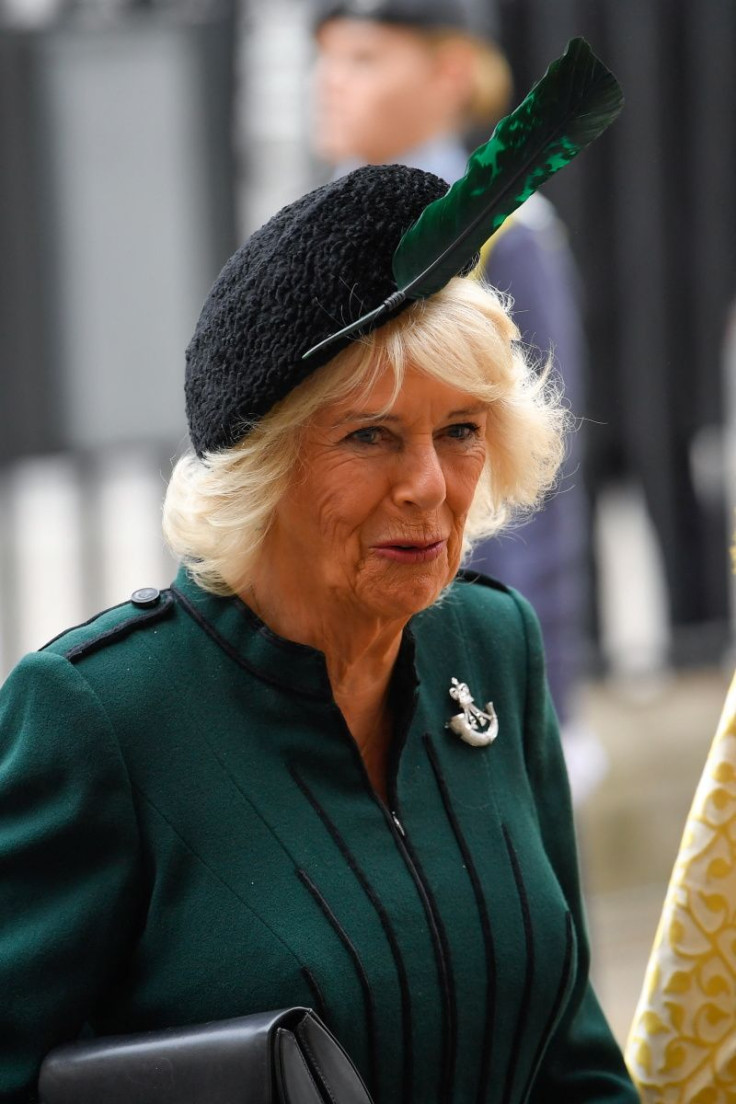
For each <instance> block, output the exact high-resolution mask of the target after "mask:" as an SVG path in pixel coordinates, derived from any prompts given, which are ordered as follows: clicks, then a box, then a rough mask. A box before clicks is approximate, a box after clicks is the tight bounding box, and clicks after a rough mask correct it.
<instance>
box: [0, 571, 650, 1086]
mask: <svg viewBox="0 0 736 1104" xmlns="http://www.w3.org/2000/svg"><path fill="white" fill-rule="evenodd" d="M453 677H456V678H458V679H459V680H460V681H461V682H467V683H468V685H469V687H470V691H471V693H472V694H473V695H474V697H475V700H476V703H477V704H478V705H480V706H484V705H485V703H486V702H487V701H493V703H494V705H495V709H496V712H497V715H498V719H499V726H500V727H499V735H498V738H497V740H496V741H495V743H493V744H491V745H489V746H486V747H472V746H470V745H468V744H466V743H464V742H462V741H461V740H460V739H459V738H458V737H457V736H456V735H454V733H452V732H451V731H450V730H448V729H447V728H446V727H445V725H446V721H447V720H448V718H449V717H450V716H451V715H452V714H453V713H457V712H458V708H459V707H458V705H457V703H456V702H454V701H453V700H452V699H451V698H450V696H449V692H448V691H449V688H450V684H451V679H452V678H453ZM392 693H393V695H394V716H395V718H396V739H395V746H394V748H393V750H392V758H391V763H390V771H389V773H390V779H389V793H390V800H389V805H390V808H387V807H386V806H385V805H383V804H382V803H381V802H380V801H379V800H378V798H377V797H376V794H375V792H374V791H373V790H372V788H371V786H370V784H369V782H368V778H367V774H366V771H365V769H364V767H363V763H362V760H361V757H360V754H359V752H358V750H357V747H356V745H355V743H354V742H353V740H352V738H351V736H350V734H349V732H348V730H347V728H346V725H345V723H344V721H343V718H342V715H341V714H340V712H339V710H338V709H337V707H336V705H335V703H334V701H333V700H332V695H331V692H330V685H329V681H328V678H327V672H326V667H325V663H324V658H323V656H322V655H321V653H319V652H316V651H314V650H312V649H311V648H307V647H304V646H302V645H298V644H294V643H291V642H289V641H286V640H283V639H281V638H279V637H277V636H275V635H274V634H273V633H272V632H270V630H269V629H268V628H267V627H266V626H264V625H263V624H262V623H261V622H260V621H258V620H257V618H256V617H255V616H254V615H253V614H252V613H251V612H250V611H249V610H248V609H247V608H246V607H245V606H244V605H243V604H242V603H241V602H240V601H238V600H237V599H224V598H217V597H214V596H212V595H209V594H206V593H205V592H203V591H202V590H200V589H199V588H198V587H197V586H195V585H194V584H193V583H192V582H191V580H189V579H188V578H187V577H186V575H185V574H184V573H183V572H180V574H179V576H178V578H177V581H176V583H175V585H174V587H172V589H171V590H170V591H165V592H164V593H163V594H162V595H161V596H160V597H159V598H158V599H157V600H155V601H154V604H152V605H150V606H136V605H135V604H133V603H124V604H123V605H121V606H118V607H116V608H115V609H112V610H108V611H107V612H106V613H103V614H101V615H100V616H99V617H98V618H96V619H95V620H93V621H92V622H90V623H88V624H87V625H83V626H81V627H79V628H77V629H73V630H72V631H71V632H68V633H66V634H64V635H63V636H61V637H60V638H58V639H57V640H55V641H53V642H52V643H51V644H50V645H48V646H47V647H46V648H45V649H43V650H42V651H40V652H38V653H36V654H34V655H30V656H28V657H26V658H25V659H24V660H23V661H22V662H21V663H20V664H19V666H18V667H17V668H16V670H15V671H14V672H13V674H12V675H11V677H10V679H9V680H8V682H7V684H6V686H5V688H4V690H3V692H2V694H1V695H0V886H2V908H1V911H0V994H1V997H0V1100H1V1101H3V1102H10V1101H13V1102H15V1101H16V1100H17V1101H25V1100H27V1099H28V1098H29V1091H30V1087H31V1086H32V1085H33V1084H34V1080H35V1077H36V1073H37V1069H38V1065H39V1062H40V1060H41V1058H42V1057H43V1055H44V1053H45V1052H46V1051H47V1050H48V1049H50V1048H51V1047H52V1046H54V1045H55V1044H57V1043H59V1042H61V1041H62V1040H67V1039H70V1038H73V1037H75V1036H76V1035H77V1034H78V1033H79V1032H80V1031H81V1030H82V1029H83V1026H84V1025H87V1029H89V1028H90V1027H91V1029H92V1030H93V1031H94V1032H95V1033H97V1034H110V1033H116V1034H117V1033H121V1032H123V1033H124V1032H132V1031H141V1030H146V1029H149V1028H159V1027H163V1026H168V1025H173V1024H182V1023H198V1022H202V1021H206V1020H212V1019H220V1018H224V1017H229V1016H237V1015H243V1014H246V1013H249V1012H256V1011H262V1010H266V1009H273V1008H279V1007H284V1006H287V1005H292V1004H309V1005H312V1006H314V1007H316V1008H317V1010H318V1011H319V1012H320V1013H321V1014H322V1015H323V1017H324V1018H325V1019H326V1021H327V1023H328V1024H329V1026H330V1027H331V1028H332V1029H333V1031H334V1032H335V1033H336V1035H337V1036H338V1038H339V1039H340V1040H341V1041H342V1042H343V1044H344V1046H345V1047H346V1049H347V1050H348V1051H349V1053H350V1054H351V1055H352V1056H353V1058H354V1060H355V1061H356V1063H357V1064H358V1066H359V1068H360V1069H361V1071H362V1073H363V1075H364V1076H365V1078H366V1080H367V1082H368V1085H369V1088H370V1089H371V1091H372V1092H373V1093H374V1096H375V1100H376V1102H377V1104H450V1102H451V1104H521V1102H522V1101H525V1100H528V1101H533V1102H535V1104H542V1102H544V1104H551V1102H556V1101H559V1102H560V1104H576V1102H583V1101H585V1102H586V1104H594V1102H599V1101H607V1102H614V1101H615V1102H617V1104H624V1102H632V1101H635V1100H636V1099H637V1097H636V1094H635V1092H634V1089H633V1088H632V1086H631V1083H630V1082H629V1079H628V1076H627V1074H626V1072H625V1069H624V1066H623V1063H622V1059H621V1056H620V1053H619V1051H618V1049H617V1047H616V1045H615V1043H614V1042H613V1040H612V1038H611V1035H610V1032H609V1029H608V1027H607V1025H606V1023H605V1020H604V1018H603V1016H602V1014H601V1012H600V1010H599V1008H598V1005H597V1003H596V1000H595V997H594V995H593V993H592V991H591V989H590V987H589V985H588V980H587V975H588V946H587V940H586V935H585V927H584V921H583V917H582V909H581V902H580V893H579V887H578V875H577V868H576V858H575V844H574V839H573V829H572V821H571V815H570V803H569V796H568V789H567V783H566V779H565V772H564V767H563V761H562V756H561V751H560V744H559V739H558V735H557V730H556V723H555V719H554V715H553V712H552V710H551V707H550V705H549V701H548V697H547V694H546V689H545V676H544V662H543V656H542V649H541V644H540V638H539V631H538V627H537V623H536V620H535V618H534V615H533V614H532V613H531V611H530V608H529V606H528V605H527V604H526V603H525V602H524V601H523V600H522V599H521V598H520V597H519V596H518V595H516V594H515V593H513V592H510V591H507V590H506V589H504V588H503V587H500V586H498V585H496V584H491V583H490V582H489V581H488V580H484V581H483V582H482V584H480V583H471V582H469V581H465V580H459V581H457V582H456V583H455V584H453V586H452V587H451V588H450V590H449V592H448V594H447V596H446V597H445V598H444V599H443V600H442V601H441V602H440V603H439V604H438V605H436V606H434V607H432V608H431V609H429V610H427V611H425V612H424V613H422V614H420V615H419V616H417V617H416V618H414V619H413V621H412V623H411V626H410V631H407V632H406V633H405V636H404V641H403V644H402V649H401V652H400V656H399V660H398V662H397V667H396V672H395V678H394V684H393V689H392Z"/></svg>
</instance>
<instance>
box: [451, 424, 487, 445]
mask: <svg viewBox="0 0 736 1104" xmlns="http://www.w3.org/2000/svg"><path fill="white" fill-rule="evenodd" d="M445 432H446V433H447V436H448V437H452V438H453V439H454V440H456V441H470V440H472V439H473V438H474V437H477V436H478V434H479V433H480V426H479V425H476V424H475V422H458V423H457V425H451V426H448V427H447V430H446V431H445Z"/></svg>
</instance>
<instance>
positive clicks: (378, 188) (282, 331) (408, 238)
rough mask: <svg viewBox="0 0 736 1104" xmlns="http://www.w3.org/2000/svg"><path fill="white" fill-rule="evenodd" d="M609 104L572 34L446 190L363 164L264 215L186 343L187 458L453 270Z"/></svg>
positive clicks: (596, 68) (596, 125)
mask: <svg viewBox="0 0 736 1104" xmlns="http://www.w3.org/2000/svg"><path fill="white" fill-rule="evenodd" d="M622 103H623V96H622V93H621V88H620V86H619V83H618V81H617V80H616V78H615V77H614V76H613V74H612V73H610V72H609V71H608V70H607V69H606V67H605V66H604V65H603V64H602V63H601V62H600V61H599V60H598V58H596V56H595V55H594V54H593V52H592V51H591V49H590V47H589V46H588V44H587V42H585V40H584V39H582V38H576V39H573V40H572V41H571V42H570V43H568V46H567V49H566V50H565V53H564V54H563V55H562V57H560V58H557V59H556V60H555V61H554V62H552V64H551V65H550V66H549V68H548V70H547V72H546V73H545V75H544V76H543V77H542V79H541V80H540V81H538V82H537V84H535V85H534V87H533V88H532V90H531V91H530V92H529V93H528V95H527V96H526V97H525V98H524V100H523V101H522V103H520V104H519V106H518V107H517V108H516V110H515V111H514V112H513V113H512V114H511V115H510V116H508V118H506V119H502V120H501V121H500V122H499V123H498V125H497V126H496V128H495V130H494V132H493V134H492V135H491V137H490V138H489V140H488V141H487V142H486V143H484V144H483V145H481V146H479V147H478V149H477V150H475V151H474V152H473V153H472V154H471V156H470V158H469V160H468V165H467V168H466V171H465V175H464V176H463V177H462V178H461V179H460V180H457V181H455V183H454V184H453V186H452V188H450V189H449V190H448V187H447V185H446V184H445V182H444V181H443V180H440V179H439V177H437V176H434V175H433V174H432V173H426V172H423V171H422V170H421V169H410V168H407V167H405V166H403V165H370V166H366V167H365V168H362V169H356V170H355V172H352V173H350V174H349V175H348V176H344V177H342V178H341V179H340V180H336V181H333V182H332V183H331V184H326V185H324V186H323V187H322V188H318V189H317V190H316V191H314V192H310V193H309V194H308V195H306V196H303V197H302V198H301V199H299V200H297V201H296V202H295V203H292V204H291V205H290V206H288V207H285V208H284V209H283V210H282V211H280V212H279V213H278V214H277V215H274V217H273V218H272V219H271V220H270V221H269V222H267V223H266V225H265V226H263V227H262V228H261V229H260V230H258V231H257V232H256V233H255V234H253V236H252V237H251V238H250V239H249V240H248V241H247V242H246V243H245V245H243V246H242V248H241V249H239V250H238V252H237V253H235V255H234V256H233V257H231V258H230V260H229V261H228V262H227V264H226V265H225V267H224V268H223V270H222V272H221V273H220V275H219V276H218V278H217V280H216V281H215V284H214V287H213V288H212V291H211V292H210V294H209V296H208V298H207V300H206V302H205V305H204V307H203V309H202V313H201V315H200V318H199V322H198V323H197V328H196V330H195V333H194V337H193V338H192V340H191V342H190V344H189V348H188V349H187V372H186V400H187V417H188V419H189V430H190V434H191V438H192V444H193V445H194V448H195V449H196V451H197V453H198V455H200V456H201V455H202V454H203V453H205V452H211V451H216V450H218V449H223V448H228V447H229V446H231V445H233V444H235V443H236V441H238V440H239V439H240V438H241V437H243V436H244V435H245V433H247V431H248V429H249V427H250V425H251V424H252V423H253V422H254V421H256V420H257V419H259V418H260V417H262V415H264V414H265V413H267V412H268V411H269V410H270V409H271V407H272V406H273V405H274V404H275V403H277V402H278V401H279V400H280V399H283V398H284V397H285V396H286V395H288V394H289V392H290V391H292V390H293V388H294V387H296V386H297V385H298V384H299V383H301V382H302V381H303V380H304V379H306V378H307V376H309V375H310V374H311V373H312V372H313V371H314V370H315V368H318V367H320V366H321V365H323V364H325V363H326V362H327V361H328V360H330V359H331V358H332V357H333V356H335V354H336V353H338V352H340V350H341V349H344V348H346V346H347V345H348V344H349V343H350V342H351V341H353V340H354V339H355V338H356V337H358V336H359V335H360V334H363V333H368V332H369V331H370V330H373V329H375V328H376V326H380V325H383V324H384V322H386V321H388V320H389V319H390V318H394V317H395V316H396V315H397V314H398V313H399V312H400V311H402V310H403V309H404V307H406V306H408V305H409V303H410V302H413V301H414V300H417V299H426V298H429V297H430V296H432V295H434V294H435V293H436V292H438V291H439V290H440V289H441V288H444V287H445V285H446V284H447V283H448V282H449V281H450V280H451V279H452V278H453V277H454V276H456V275H458V274H464V273H466V272H467V271H468V269H469V267H470V266H471V265H472V263H473V258H474V254H476V252H477V251H478V250H479V249H480V248H481V246H482V245H483V243H484V242H485V241H486V240H487V238H488V237H489V236H490V235H492V234H493V233H494V232H495V231H496V230H498V229H499V227H500V226H501V225H502V224H503V222H504V220H505V219H506V218H507V217H508V216H509V215H510V214H512V213H513V212H514V211H515V210H516V209H517V207H519V205H520V204H521V203H523V202H524V200H526V199H528V197H529V196H530V195H531V194H532V193H533V192H534V191H535V190H536V189H537V188H538V187H539V186H540V184H543V183H544V181H545V180H547V179H548V178H549V177H550V176H552V175H553V174H554V173H556V172H557V171H558V170H559V169H561V168H563V166H564V165H566V164H568V162H570V161H571V160H572V159H573V158H574V157H576V156H577V154H578V153H580V152H581V151H582V150H584V149H585V148H586V147H587V146H589V145H590V143H591V142H592V141H593V140H594V139H595V138H597V137H598V135H599V134H601V133H602V132H603V131H604V130H605V129H606V127H607V126H609V125H610V123H611V122H612V121H613V120H614V119H615V118H616V116H617V115H618V113H619V111H620V110H621V105H622Z"/></svg>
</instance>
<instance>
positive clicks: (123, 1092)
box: [39, 1008, 371, 1104]
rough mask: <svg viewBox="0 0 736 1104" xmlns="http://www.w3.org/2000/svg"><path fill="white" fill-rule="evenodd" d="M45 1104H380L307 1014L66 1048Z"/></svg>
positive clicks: (45, 1083)
mask: <svg viewBox="0 0 736 1104" xmlns="http://www.w3.org/2000/svg"><path fill="white" fill-rule="evenodd" d="M39 1097H40V1102H41V1104H371V1099H370V1096H369V1095H368V1092H367V1090H366V1088H365V1086H364V1084H363V1082H362V1081H361V1079H360V1076H359V1075H358V1073H357V1071H356V1069H355V1067H354V1066H353V1064H352V1062H351V1061H350V1059H349V1058H348V1056H347V1054H346V1053H345V1051H344V1050H343V1049H342V1047H341V1046H340V1044H339V1043H338V1042H337V1040H336V1039H335V1038H334V1036H333V1035H331V1034H330V1032H329V1031H328V1030H327V1028H326V1027H325V1026H324V1024H323V1023H322V1021H321V1020H319V1019H318V1018H317V1016H315V1015H314V1013H313V1012H311V1011H310V1010H309V1009H306V1008H287V1009H281V1010H280V1011H278V1012H263V1013H260V1014H259V1015H255V1016H243V1017H241V1018H239V1019H234V1020H220V1021H218V1022H217V1023H211V1024H202V1025H198V1026H196V1027H178V1028H171V1029H170V1030H168V1031H157V1032H149V1033H147V1034H142V1035H122V1036H116V1037H111V1038H107V1039H95V1040H93V1041H91V1042H88V1043H72V1044H69V1045H67V1046H62V1047H57V1049H56V1050H53V1051H52V1052H51V1053H50V1054H49V1055H48V1056H47V1058H46V1060H45V1061H44V1063H43V1066H42V1067H41V1076H40V1078H39Z"/></svg>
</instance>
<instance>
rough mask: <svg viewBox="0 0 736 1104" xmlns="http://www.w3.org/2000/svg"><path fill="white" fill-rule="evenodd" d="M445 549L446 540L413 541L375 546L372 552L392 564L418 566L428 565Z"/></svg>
mask: <svg viewBox="0 0 736 1104" xmlns="http://www.w3.org/2000/svg"><path fill="white" fill-rule="evenodd" d="M446 547H447V540H446V539H444V538H443V539H442V540H437V541H413V542H409V541H407V542H406V543H403V542H397V543H396V544H376V545H374V546H373V550H374V552H376V554H377V555H378V556H380V557H381V558H382V559H385V560H393V561H394V563H401V564H418V563H429V562H430V561H431V560H436V559H438V557H439V556H441V555H442V553H443V552H444V551H445V549H446Z"/></svg>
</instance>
